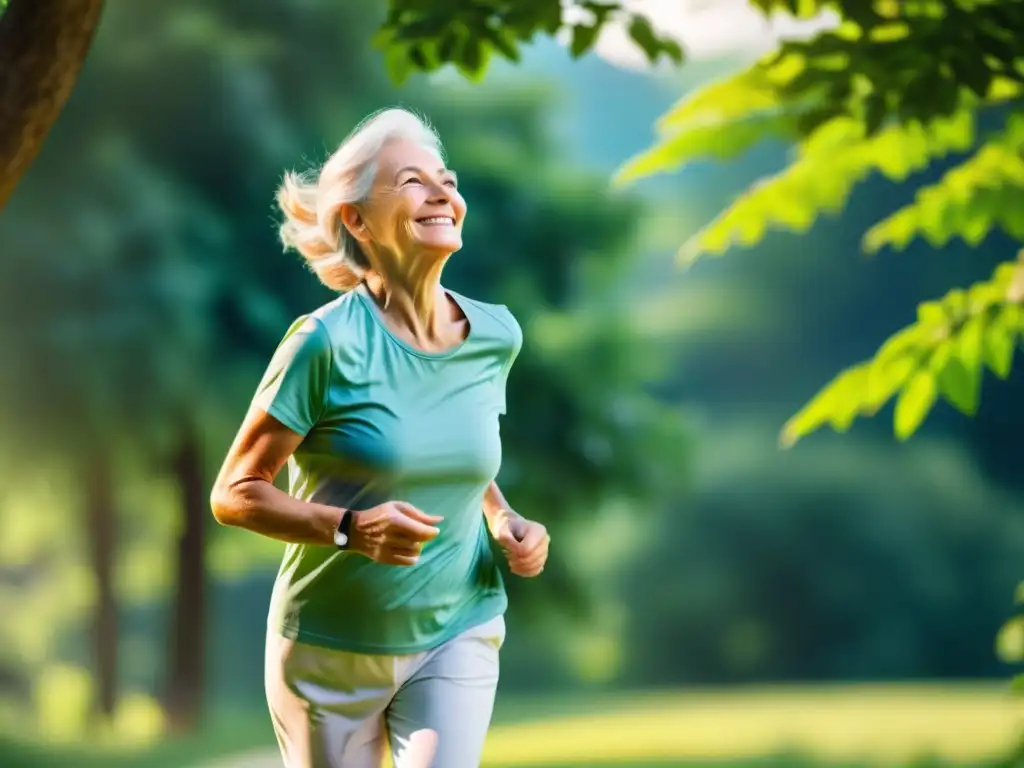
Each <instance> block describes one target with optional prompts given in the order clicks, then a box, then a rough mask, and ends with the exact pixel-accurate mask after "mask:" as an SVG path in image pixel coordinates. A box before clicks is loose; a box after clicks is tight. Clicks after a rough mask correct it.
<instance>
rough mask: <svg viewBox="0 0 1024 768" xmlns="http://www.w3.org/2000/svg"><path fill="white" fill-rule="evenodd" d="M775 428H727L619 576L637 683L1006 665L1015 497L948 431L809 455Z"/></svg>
mask: <svg viewBox="0 0 1024 768" xmlns="http://www.w3.org/2000/svg"><path fill="white" fill-rule="evenodd" d="M766 431H767V430H760V429H757V428H756V427H753V428H752V426H751V424H750V422H749V421H747V422H745V425H744V426H743V427H742V428H735V429H729V428H726V429H721V428H719V429H718V430H717V431H716V435H715V441H714V443H713V448H709V449H708V450H706V451H704V452H702V454H701V455H700V457H699V459H698V462H699V463H700V465H701V471H700V472H699V477H700V478H701V479H700V481H699V483H698V485H697V487H696V488H695V489H694V493H692V494H691V495H690V496H689V497H688V498H687V501H686V511H685V514H684V513H683V510H671V511H667V513H666V514H665V515H664V517H663V519H662V520H661V521H660V524H659V526H658V528H657V530H658V532H659V533H658V536H657V539H656V540H651V541H648V542H647V543H646V544H645V546H644V550H643V551H644V557H643V558H640V559H638V560H637V561H636V562H635V563H634V564H633V565H631V566H629V567H627V568H626V569H625V572H624V573H618V574H613V575H611V576H610V577H609V579H608V581H609V585H608V586H609V589H613V590H615V591H616V592H618V593H619V594H621V595H622V597H623V599H625V600H628V605H629V610H630V618H629V620H628V621H627V622H626V626H627V632H626V636H625V637H624V640H623V642H624V643H625V644H626V645H627V646H628V647H630V648H633V649H634V652H633V653H632V654H630V659H631V662H632V664H631V666H630V668H628V669H627V670H625V672H624V675H625V677H626V680H625V682H626V683H627V684H628V685H631V686H635V685H674V684H688V685H694V684H697V685H716V684H731V683H750V682H768V681H780V680H782V681H790V682H820V681H825V680H848V681H852V680H861V681H866V680H871V679H876V680H877V679H890V680H891V679H901V680H903V679H917V680H929V679H931V680H935V679H939V680H947V679H976V678H985V677H989V676H993V675H997V674H998V673H999V662H998V660H997V659H996V658H995V656H993V654H992V653H991V637H992V636H993V635H994V634H995V633H996V631H997V629H998V627H999V625H1000V623H1001V622H1002V621H1003V619H1004V617H1005V615H1006V610H1005V609H1006V601H1005V599H1004V592H1003V590H1004V589H1005V585H1006V584H1007V583H1011V582H1012V580H1013V579H1015V578H1017V577H1018V575H1019V563H1020V557H1021V553H1022V552H1024V518H1022V517H1021V516H1020V515H1019V514H1016V509H1017V502H1016V500H1015V498H1014V496H1013V495H1012V494H1009V493H1006V492H1004V491H1001V490H996V489H993V488H992V486H991V485H990V484H989V483H988V481H987V480H986V478H985V477H984V475H982V474H981V473H980V472H979V471H978V470H977V469H976V468H974V467H972V462H971V458H970V454H969V453H968V452H967V451H964V450H962V449H958V448H954V447H951V446H950V445H949V444H942V443H938V444H936V443H933V442H928V441H927V440H923V442H922V443H921V444H920V445H918V446H917V447H916V449H915V450H914V451H901V450H899V449H896V448H893V447H887V448H885V447H883V448H880V447H879V446H878V445H877V443H876V442H875V441H873V440H859V439H855V438H847V439H843V440H826V439H822V440H821V441H819V443H818V445H817V449H816V450H815V451H809V452H805V453H802V454H800V455H799V456H797V455H793V454H789V453H783V452H772V451H767V452H766V451H764V450H763V447H762V446H763V445H764V442H763V441H761V440H759V439H758V438H757V437H756V435H762V434H764V433H765V432H766ZM709 444H711V443H710V441H709ZM866 477H868V478H870V482H865V478H866ZM670 568H671V573H672V574H673V577H672V578H666V576H665V574H666V573H667V572H669V569H670Z"/></svg>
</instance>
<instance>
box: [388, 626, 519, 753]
mask: <svg viewBox="0 0 1024 768" xmlns="http://www.w3.org/2000/svg"><path fill="white" fill-rule="evenodd" d="M504 639H505V622H504V619H503V618H502V617H498V618H497V619H494V620H493V621H489V622H487V623H486V624H482V625H480V626H479V627H474V628H473V629H470V630H469V631H467V632H464V633H463V634H461V635H459V636H458V637H456V638H455V639H453V640H451V641H450V642H448V643H445V644H444V645H443V646H441V647H440V648H438V649H437V650H435V651H433V652H432V653H430V654H429V655H428V656H427V657H426V659H425V660H424V661H423V663H422V664H421V665H419V666H418V667H417V669H416V670H415V672H413V673H412V675H411V676H410V678H409V679H408V680H407V681H406V682H405V683H404V684H403V685H402V687H401V688H400V689H399V690H398V693H396V694H395V697H394V699H393V700H392V702H391V705H390V706H389V707H388V709H387V712H386V715H385V718H386V721H387V730H388V733H389V736H390V741H391V751H392V754H393V756H394V761H395V768H424V766H426V765H427V763H425V762H422V757H421V756H420V752H421V751H422V750H420V749H418V746H417V744H418V743H425V742H427V741H433V742H434V743H435V746H434V750H435V755H434V759H433V761H432V762H430V765H432V766H434V768H479V766H480V756H481V754H482V752H483V747H484V740H485V739H486V737H487V729H488V728H489V726H490V723H491V712H492V711H493V709H494V694H495V692H496V690H497V687H498V671H499V663H498V654H499V650H500V648H501V644H502V642H503V641H504ZM428 731H433V734H427V733H426V732H428Z"/></svg>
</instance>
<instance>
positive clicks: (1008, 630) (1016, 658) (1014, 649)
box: [996, 616, 1024, 664]
mask: <svg viewBox="0 0 1024 768" xmlns="http://www.w3.org/2000/svg"><path fill="white" fill-rule="evenodd" d="M996 654H997V655H998V656H999V659H1000V660H1001V661H1002V662H1003V663H1005V664H1017V663H1020V662H1022V661H1024V616H1015V617H1014V618H1012V619H1010V620H1009V621H1008V622H1006V623H1005V624H1004V625H1003V626H1002V628H1001V629H1000V630H999V634H998V635H997V636H996Z"/></svg>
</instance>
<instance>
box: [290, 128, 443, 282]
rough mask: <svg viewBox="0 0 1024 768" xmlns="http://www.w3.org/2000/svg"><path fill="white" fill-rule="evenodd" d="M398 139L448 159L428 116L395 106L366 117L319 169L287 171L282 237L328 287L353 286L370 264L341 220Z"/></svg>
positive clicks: (360, 197) (362, 194) (366, 190)
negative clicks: (381, 156)
mask: <svg viewBox="0 0 1024 768" xmlns="http://www.w3.org/2000/svg"><path fill="white" fill-rule="evenodd" d="M396 140H406V141H412V142H414V143H416V144H419V145H420V146H423V147H426V148H427V149H430V150H432V151H434V152H436V153H437V155H438V156H439V157H441V158H442V160H443V159H444V149H443V147H442V145H441V139H440V137H439V136H438V135H437V132H436V131H435V130H434V128H433V127H432V126H431V125H430V123H429V122H428V121H427V120H426V119H425V118H423V117H421V116H419V115H417V114H415V113H414V112H412V111H410V110H407V109H400V108H391V109H383V110H380V111H379V112H375V113H373V114H371V115H369V116H368V117H366V118H365V119H364V120H363V121H362V122H360V123H359V125H357V126H356V127H355V129H354V130H353V131H352V133H350V134H349V135H348V137H347V138H346V139H345V141H343V142H342V144H341V146H340V147H338V149H337V150H335V152H334V154H333V155H331V156H330V157H329V158H328V159H327V162H325V163H324V164H323V166H322V167H320V168H319V169H316V168H314V169H312V170H310V171H307V172H304V173H296V172H294V171H289V172H287V173H286V174H285V175H284V181H283V182H282V184H281V187H280V189H278V191H277V204H278V206H280V208H281V211H282V212H283V213H284V217H285V219H284V223H283V224H282V225H281V230H280V234H281V242H282V243H284V246H285V247H286V248H294V249H295V250H296V251H298V252H299V253H300V254H301V255H302V257H303V258H304V259H305V260H306V264H307V265H308V266H309V268H310V269H311V270H312V271H313V272H314V274H316V276H317V277H318V278H319V279H320V282H321V283H323V284H324V285H326V286H327V287H328V288H331V289H333V290H336V291H348V290H351V289H352V288H354V287H356V286H357V285H359V283H360V282H361V281H362V279H363V276H364V275H365V273H366V270H367V269H368V267H369V263H368V262H367V260H366V256H365V255H364V254H363V252H362V250H361V249H360V247H359V242H358V241H357V240H356V239H355V238H354V237H353V236H352V233H351V232H349V231H348V230H347V229H346V228H345V226H344V225H343V224H342V222H341V206H342V205H344V204H346V203H358V202H362V201H364V200H365V199H366V197H367V195H369V193H370V189H371V187H372V186H373V180H374V177H375V176H376V174H377V157H378V155H379V154H380V151H381V149H382V148H383V147H384V146H385V145H386V144H388V143H389V142H391V141H396Z"/></svg>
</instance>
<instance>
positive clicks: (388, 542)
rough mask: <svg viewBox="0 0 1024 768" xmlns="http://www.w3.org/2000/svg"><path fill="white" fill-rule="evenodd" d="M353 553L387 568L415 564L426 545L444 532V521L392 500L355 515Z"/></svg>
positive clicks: (351, 535)
mask: <svg viewBox="0 0 1024 768" xmlns="http://www.w3.org/2000/svg"><path fill="white" fill-rule="evenodd" d="M353 515H354V517H353V519H352V528H351V529H350V532H349V536H350V539H351V541H350V543H349V550H351V551H353V552H358V553H359V554H361V555H365V556H366V557H368V558H370V559H371V560H374V561H376V562H378V563H382V564H384V565H415V564H416V563H417V562H418V561H419V559H420V552H421V551H422V550H423V545H424V544H426V543H427V542H428V541H431V540H432V539H434V538H436V537H437V534H438V533H440V531H439V529H438V528H437V527H436V524H437V523H439V522H441V521H442V520H443V519H444V518H443V517H438V516H436V515H428V514H427V513H426V512H423V511H422V510H420V509H417V508H416V507H414V506H413V505H412V504H407V503H406V502H404V501H388V502H385V503H383V504H378V505H377V506H376V507H371V508H370V509H366V510H361V511H358V512H353Z"/></svg>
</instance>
